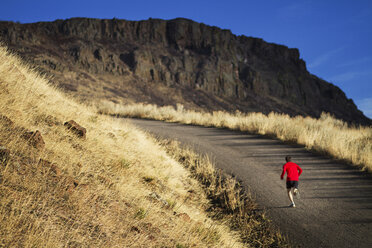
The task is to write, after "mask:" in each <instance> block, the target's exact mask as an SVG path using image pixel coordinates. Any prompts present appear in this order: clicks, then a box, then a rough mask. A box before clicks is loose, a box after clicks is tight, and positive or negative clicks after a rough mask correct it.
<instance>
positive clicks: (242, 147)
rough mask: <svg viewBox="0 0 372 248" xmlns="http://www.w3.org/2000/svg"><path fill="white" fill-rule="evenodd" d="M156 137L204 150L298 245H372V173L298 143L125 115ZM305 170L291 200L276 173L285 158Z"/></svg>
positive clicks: (201, 151) (283, 182) (278, 171)
mask: <svg viewBox="0 0 372 248" xmlns="http://www.w3.org/2000/svg"><path fill="white" fill-rule="evenodd" d="M129 122H132V123H133V124H135V125H136V126H138V127H139V128H141V129H143V130H145V131H148V132H150V133H152V134H154V135H155V136H157V137H162V138H169V139H176V140H178V141H180V142H181V143H182V144H184V145H187V146H191V147H193V148H194V149H195V150H196V151H197V152H200V153H206V154H208V155H209V156H210V157H211V158H212V159H213V160H214V161H215V164H216V166H217V167H218V168H221V169H223V170H224V171H226V172H228V173H232V174H234V175H236V176H237V178H238V179H239V180H241V181H242V182H243V184H244V186H245V187H247V188H248V189H250V191H251V192H252V193H253V194H254V195H255V197H256V201H257V203H258V204H259V206H260V208H262V209H265V210H266V212H267V213H268V215H269V216H270V218H271V219H272V221H273V222H274V223H275V224H276V225H277V226H278V227H279V229H280V230H281V232H282V233H283V234H285V235H287V236H288V237H289V240H290V241H291V243H293V244H294V246H296V247H314V248H315V247H316V248H319V247H352V248H357V247H369V248H370V247H372V176H370V175H368V174H366V173H364V172H361V171H359V170H358V169H355V168H353V167H352V166H350V165H345V164H341V163H337V162H335V161H332V160H331V159H329V158H326V157H323V156H319V155H316V154H313V153H310V152H308V151H307V150H306V149H304V148H303V147H300V146H295V145H288V144H284V143H283V142H281V141H278V140H273V139H269V138H264V137H262V136H259V135H251V134H246V133H242V132H237V131H231V130H227V129H218V128H206V127H198V126H189V125H182V124H175V123H165V122H160V121H151V120H138V119H129ZM286 155H292V160H293V162H295V163H297V164H299V165H300V167H301V168H302V169H303V170H304V171H303V174H302V175H301V177H300V181H299V189H300V192H301V198H300V199H295V202H296V208H289V207H288V205H289V204H290V202H289V200H288V197H287V193H286V189H285V180H283V181H282V180H280V173H281V169H282V166H283V164H284V163H285V160H284V158H285V156H286Z"/></svg>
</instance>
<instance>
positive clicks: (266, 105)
mask: <svg viewBox="0 0 372 248" xmlns="http://www.w3.org/2000/svg"><path fill="white" fill-rule="evenodd" d="M0 36H1V40H3V42H5V43H6V44H7V45H8V46H9V48H11V49H12V50H13V51H16V52H17V53H18V54H20V55H21V56H22V57H23V58H25V59H27V60H29V61H32V62H33V63H35V64H37V65H38V66H39V68H41V69H42V71H43V72H45V73H46V74H48V75H52V76H53V78H54V82H56V83H57V84H58V85H59V86H60V87H63V88H64V89H65V90H67V91H69V92H71V93H73V94H74V95H77V96H79V97H80V98H82V99H85V100H89V101H92V100H94V101H99V100H101V99H106V100H110V101H113V102H115V103H133V102H144V103H154V104H157V105H161V106H163V105H175V104H176V103H181V104H183V105H184V106H185V107H186V108H187V109H196V110H226V111H235V110H240V111H242V112H262V113H269V112H271V111H274V112H278V113H287V114H290V115H292V116H294V115H304V116H312V117H319V116H320V115H321V113H322V112H328V113H331V114H332V115H334V116H335V117H336V118H338V119H342V120H345V121H347V122H352V123H356V124H365V125H370V124H371V123H372V122H371V120H370V119H369V118H367V117H365V116H364V115H363V113H362V112H361V111H359V110H358V109H357V107H356V106H355V104H354V103H353V101H352V100H351V99H347V98H346V96H345V94H344V92H342V90H340V89H339V88H338V87H336V86H334V85H333V84H331V83H328V82H326V81H324V80H322V79H320V78H318V77H316V76H314V75H312V74H310V73H309V72H308V71H307V69H306V65H305V62H304V61H303V60H302V59H301V58H300V55H299V51H298V50H297V49H290V48H288V47H286V46H283V45H277V44H272V43H267V42H265V41H263V40H262V39H258V38H252V37H246V36H236V35H234V34H232V33H231V32H230V31H229V30H222V29H220V28H217V27H211V26H207V25H205V24H202V23H197V22H194V21H191V20H187V19H182V18H178V19H174V20H168V21H166V20H160V19H149V20H146V21H126V20H118V19H111V20H100V19H87V18H74V19H68V20H56V21H54V22H39V23H32V24H18V23H13V22H0Z"/></svg>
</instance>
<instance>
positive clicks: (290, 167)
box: [280, 156, 302, 208]
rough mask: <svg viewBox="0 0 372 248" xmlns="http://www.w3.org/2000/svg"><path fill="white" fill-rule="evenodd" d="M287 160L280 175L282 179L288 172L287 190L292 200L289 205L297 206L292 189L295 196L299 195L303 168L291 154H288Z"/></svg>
mask: <svg viewBox="0 0 372 248" xmlns="http://www.w3.org/2000/svg"><path fill="white" fill-rule="evenodd" d="M285 160H286V161H287V163H286V164H285V165H283V172H282V175H281V176H280V179H282V180H283V177H284V174H285V173H287V182H286V184H287V192H288V198H289V200H290V201H291V205H289V207H292V208H295V207H296V204H295V203H294V201H293V195H292V191H293V194H294V195H295V196H299V192H298V177H299V176H300V175H301V173H302V169H301V168H300V166H298V165H297V164H295V163H293V162H292V161H291V160H292V158H291V156H286V157H285Z"/></svg>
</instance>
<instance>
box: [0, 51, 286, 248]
mask: <svg viewBox="0 0 372 248" xmlns="http://www.w3.org/2000/svg"><path fill="white" fill-rule="evenodd" d="M69 120H74V121H76V122H77V123H79V124H80V125H82V126H83V127H85V128H86V130H87V133H86V139H82V138H80V137H78V136H77V135H76V134H75V133H74V132H72V131H69V130H67V129H66V127H65V126H64V123H65V122H66V121H69ZM30 132H33V134H34V135H33V136H30V135H27V134H29V133H30ZM35 134H41V136H40V135H39V136H37V135H35ZM35 137H36V138H35ZM193 161H194V160H193ZM194 162H195V161H194ZM196 163H199V162H196ZM208 166H209V165H208ZM208 169H210V167H208ZM193 177H195V176H193V175H192V174H191V173H190V172H189V171H188V170H187V169H186V168H184V167H182V165H181V164H180V163H178V162H176V160H175V159H173V158H171V157H170V156H169V155H168V154H167V153H166V151H165V149H164V148H163V147H162V146H161V145H160V144H158V143H156V142H155V140H154V139H152V138H151V137H148V136H147V135H145V134H144V133H143V132H140V131H139V130H137V129H136V128H134V127H133V126H131V125H130V124H128V123H126V122H125V121H123V120H120V119H115V118H111V117H109V116H102V115H99V114H97V113H96V112H95V109H93V108H89V107H87V106H83V105H81V104H79V103H77V102H75V101H74V100H73V99H70V98H68V97H66V95H64V94H63V93H61V92H60V91H58V90H56V89H55V88H53V87H51V86H50V85H49V84H48V81H47V80H46V79H45V78H43V77H42V76H40V75H39V74H38V73H36V72H35V71H33V70H32V69H31V68H30V67H29V66H27V65H25V64H24V63H23V62H22V61H21V60H19V59H18V58H17V57H15V56H13V55H11V54H9V52H8V51H7V50H6V48H5V47H2V46H0V247H178V248H181V247H242V246H247V247H251V246H252V247H253V246H254V247H262V246H264V245H263V244H265V246H272V247H279V246H283V245H284V246H287V245H286V243H285V240H284V239H283V238H282V237H281V236H280V234H279V233H277V232H276V231H271V229H270V228H269V227H267V226H266V224H265V223H268V221H267V220H265V219H264V218H262V216H263V215H257V216H256V217H257V218H256V219H249V220H247V222H248V221H252V223H254V224H255V225H256V226H255V227H253V229H252V230H260V233H259V235H257V233H252V235H247V234H248V233H249V232H250V230H251V229H247V230H243V231H244V233H243V234H242V230H240V231H239V230H238V228H235V230H236V231H231V228H229V227H228V224H226V223H224V222H226V221H225V220H224V219H220V220H218V221H217V220H216V219H213V218H211V214H210V213H208V212H209V210H210V204H211V203H210V201H209V200H208V198H207V194H206V193H205V192H206V190H205V187H204V189H203V187H202V186H201V185H200V184H199V183H198V182H197V180H195V179H193ZM209 192H210V191H209ZM207 193H208V190H207ZM222 193H223V194H226V193H224V191H222ZM223 199H227V198H223ZM207 210H208V211H207ZM252 216H253V215H252ZM252 218H253V217H252ZM259 218H261V219H259ZM258 221H261V222H262V223H263V224H262V225H260V224H259V222H258ZM257 223H258V225H257ZM245 227H249V225H246V226H245ZM243 242H244V243H243Z"/></svg>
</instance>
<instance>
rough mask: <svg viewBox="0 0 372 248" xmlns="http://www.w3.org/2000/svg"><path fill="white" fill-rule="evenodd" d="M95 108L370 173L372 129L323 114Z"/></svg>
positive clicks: (144, 106)
mask: <svg viewBox="0 0 372 248" xmlns="http://www.w3.org/2000/svg"><path fill="white" fill-rule="evenodd" d="M99 108H100V111H101V112H102V113H106V114H110V115H117V116H123V117H135V118H146V119H155V120H162V121H168V122H179V123H184V124H192V125H201V126H207V127H220V128H229V129H233V130H240V131H243V132H250V133H256V134H261V135H268V136H272V137H276V138H278V139H280V140H283V141H287V142H293V143H297V144H300V145H304V146H305V147H306V148H308V149H310V150H315V151H317V152H320V153H322V154H326V155H330V156H332V157H333V158H335V159H340V160H343V161H346V162H349V163H352V164H354V165H357V166H360V168H362V169H366V170H369V171H372V128H371V127H361V126H359V127H352V126H349V125H348V124H347V123H345V122H343V121H341V120H337V119H335V118H333V117H332V116H331V115H330V114H326V113H323V114H322V115H321V117H320V118H319V119H315V118H311V117H302V116H296V117H290V116H288V115H285V114H277V113H270V114H268V115H264V114H262V113H248V114H244V113H241V112H236V113H228V112H224V111H216V112H213V113H206V112H197V111H192V110H185V109H184V108H183V106H182V105H177V107H176V108H174V107H173V106H166V107H158V106H156V105H150V104H131V105H119V104H114V103H112V102H107V101H106V102H103V103H102V104H100V105H99Z"/></svg>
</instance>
